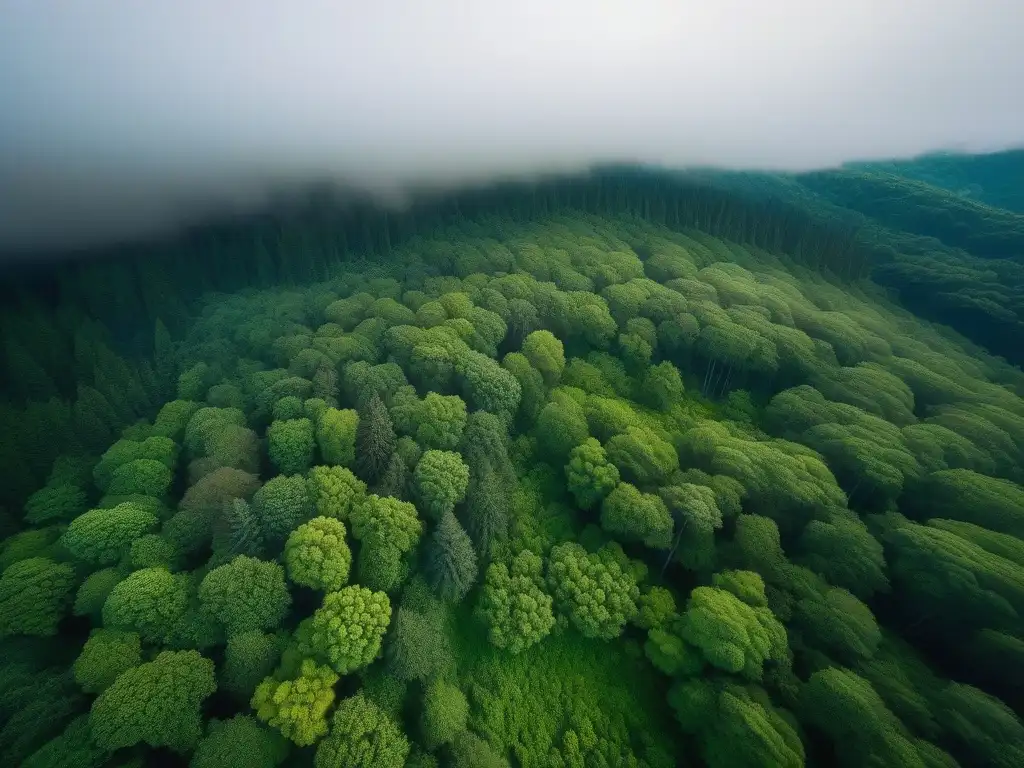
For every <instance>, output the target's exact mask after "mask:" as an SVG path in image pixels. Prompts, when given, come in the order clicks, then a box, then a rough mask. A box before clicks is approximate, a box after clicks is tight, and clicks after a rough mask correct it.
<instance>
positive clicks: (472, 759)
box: [0, 152, 1024, 768]
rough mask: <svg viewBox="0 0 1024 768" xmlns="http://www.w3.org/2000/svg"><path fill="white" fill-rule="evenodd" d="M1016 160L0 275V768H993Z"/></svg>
mask: <svg viewBox="0 0 1024 768" xmlns="http://www.w3.org/2000/svg"><path fill="white" fill-rule="evenodd" d="M1021 157H1022V155H1021V153H1020V152H1016V153H1014V152H1010V153H1002V154H998V155H992V156H970V155H962V156H961V155H948V156H947V155H942V156H927V157H923V158H919V159H918V160H914V161H905V162H899V163H896V162H894V163H885V164H881V163H879V164H860V165H856V166H850V167H843V168H839V169H836V170H832V171H821V172H815V173H808V174H795V175H783V174H755V173H737V172H725V171H708V170H701V171H689V172H674V171H667V170H663V169H657V168H638V167H632V166H607V167H598V168H594V169H592V170H591V171H590V172H588V173H585V174H575V175H564V176H558V175H556V176H551V177H548V178H543V179H539V180H535V181H531V182H507V183H502V184H493V185H489V186H488V185H482V186H480V187H477V188H472V189H464V190H461V191H455V192H446V193H434V194H424V195H423V196H421V197H419V198H417V199H416V200H415V201H414V202H413V203H412V204H410V205H409V206H408V207H407V208H404V209H402V210H395V209H389V208H386V207H378V206H377V205H376V204H374V203H373V202H372V201H370V200H363V199H358V198H351V197H345V196H342V195H341V194H340V193H339V192H337V191H336V190H332V189H330V188H327V187H318V188H315V189H311V190H310V191H309V193H308V194H307V195H305V196H303V197H302V198H299V199H294V200H291V201H290V202H288V203H287V204H284V203H282V204H281V205H278V206H276V207H274V208H270V209H267V210H266V211H263V212H261V213H259V214H249V215H244V216H242V215H239V216H235V217H233V218H219V219H215V220H214V219H211V220H210V221H207V222H204V223H202V224H200V225H196V226H194V227H192V228H190V229H188V230H185V231H181V232H179V233H177V234H175V235H173V236H165V237H161V238H154V239H152V240H149V241H140V242H137V243H132V244H128V245H120V246H117V247H109V248H106V249H103V250H94V251H89V252H86V253H73V254H67V253H66V254H61V255H60V257H59V258H58V257H54V259H52V260H50V261H46V262H42V261H37V262H34V263H31V264H28V263H18V262H13V261H12V262H11V263H10V264H8V265H7V266H6V267H4V266H3V265H2V264H0V270H3V271H2V272H0V298H2V303H0V307H2V308H0V341H2V349H0V360H2V368H0V381H2V382H3V384H2V387H0V473H2V476H3V481H4V482H3V483H2V484H0V538H2V543H0V649H2V650H0V692H2V695H0V756H2V762H3V764H4V765H11V766H24V767H25V768H57V767H60V768H72V767H74V768H100V767H101V766H111V767H128V766H132V767H133V768H135V767H139V768H141V767H142V766H192V768H219V767H221V766H229V767H230V766H239V767H240V768H241V767H244V768H274V767H275V766H315V768H342V767H345V768H349V767H365V768H370V767H371V766H372V767H374V768H400V767H401V766H409V767H410V768H432V767H434V766H456V767H457V768H491V767H492V766H493V767H494V768H499V767H504V768H513V767H514V768H540V767H542V766H543V767H547V766H551V767H552V768H570V767H571V768H583V767H584V766H586V767H587V768H589V767H591V766H595V767H598V768H613V767H616V766H628V767H632V768H670V767H671V766H678V765H693V766H708V767H709V768H776V767H781V768H797V767H798V766H805V765H806V766H835V765H839V766H851V767H853V766H892V767H893V768H896V767H899V768H953V767H954V766H964V767H965V768H969V767H971V766H979V767H980V766H996V767H997V768H1018V767H1019V766H1022V765H1024V724H1022V721H1021V717H1022V716H1024V372H1022V370H1021V367H1020V366H1021V364H1022V362H1024V212H1022V211H1024V208H1022V206H1021V205H1020V201H1021V200H1022V197H1021V195H1022V194H1024V186H1022V184H1021V181H1020V180H1021V176H1020V174H1019V169H1020V166H1021V162H1022V160H1021ZM1014 179H1015V180H1016V181H1014ZM1015 201H1016V202H1015Z"/></svg>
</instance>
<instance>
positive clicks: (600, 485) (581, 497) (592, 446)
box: [565, 437, 619, 509]
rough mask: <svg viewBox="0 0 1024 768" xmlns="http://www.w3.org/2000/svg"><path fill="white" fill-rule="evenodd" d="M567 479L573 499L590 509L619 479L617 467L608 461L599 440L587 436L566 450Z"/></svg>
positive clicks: (584, 507)
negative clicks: (569, 449) (567, 460)
mask: <svg viewBox="0 0 1024 768" xmlns="http://www.w3.org/2000/svg"><path fill="white" fill-rule="evenodd" d="M565 476H566V482H567V484H568V487H569V491H570V492H571V493H572V495H573V497H574V498H575V499H576V503H577V504H579V506H580V507H582V508H583V509H590V508H591V507H593V506H594V505H595V504H597V503H598V502H599V501H601V500H602V499H604V497H605V496H607V495H608V494H609V493H610V492H611V491H612V489H613V488H615V486H616V485H618V483H619V470H618V468H617V467H616V466H615V465H614V464H612V463H611V462H610V461H608V455H607V454H606V453H605V450H604V448H603V447H601V443H599V442H598V441H597V440H595V439H594V438H592V437H588V438H587V439H586V440H584V441H583V442H582V443H580V444H579V445H577V446H576V447H575V448H573V449H572V450H571V451H570V452H569V463H568V464H566V465H565Z"/></svg>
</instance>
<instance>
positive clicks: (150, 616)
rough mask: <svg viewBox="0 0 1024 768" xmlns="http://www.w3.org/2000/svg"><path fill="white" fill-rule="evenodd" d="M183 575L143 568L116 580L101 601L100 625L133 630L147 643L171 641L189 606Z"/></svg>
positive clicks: (186, 582)
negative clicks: (101, 623)
mask: <svg viewBox="0 0 1024 768" xmlns="http://www.w3.org/2000/svg"><path fill="white" fill-rule="evenodd" d="M189 599H190V595H189V581H188V576H187V575H185V574H172V573H171V572H170V571H168V570H167V569H166V568H143V569H142V570H141V571H135V572H134V573H132V574H130V575H129V576H128V577H126V578H125V579H124V580H122V581H120V582H118V583H117V585H115V586H114V588H113V589H112V590H111V591H110V594H109V595H108V597H107V600H106V602H105V603H104V604H103V626H105V627H108V628H113V629H124V630H129V631H133V632H137V633H138V634H139V636H140V637H141V638H142V639H143V640H144V641H145V642H149V643H157V644H166V643H169V642H171V641H172V640H173V639H174V637H175V636H176V634H177V633H178V632H179V631H180V629H181V624H182V622H183V620H184V618H185V613H186V611H187V610H188V607H189Z"/></svg>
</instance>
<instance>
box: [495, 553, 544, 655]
mask: <svg viewBox="0 0 1024 768" xmlns="http://www.w3.org/2000/svg"><path fill="white" fill-rule="evenodd" d="M543 567H544V564H543V561H542V560H541V559H540V557H538V556H537V555H535V554H533V553H532V552H529V551H527V550H524V551H522V552H520V553H519V554H518V555H516V556H515V558H514V559H513V560H512V562H511V564H510V565H505V564H504V563H491V565H490V566H488V568H487V573H486V575H485V576H484V588H483V592H482V593H481V595H480V604H479V605H478V607H477V611H478V614H479V615H480V617H481V618H482V620H483V621H484V623H485V624H486V625H487V636H488V639H489V640H490V641H491V642H492V643H494V645H496V646H497V647H498V648H504V649H506V650H508V651H509V652H510V653H520V652H522V651H524V650H526V649H527V648H529V647H530V646H531V645H533V644H534V643H538V642H540V641H541V640H543V639H544V638H545V637H546V636H547V634H548V633H549V632H550V631H551V629H552V627H554V625H555V616H554V613H553V612H552V610H551V596H550V595H548V594H547V592H545V591H544V586H545V584H544V575H543V572H542V571H543Z"/></svg>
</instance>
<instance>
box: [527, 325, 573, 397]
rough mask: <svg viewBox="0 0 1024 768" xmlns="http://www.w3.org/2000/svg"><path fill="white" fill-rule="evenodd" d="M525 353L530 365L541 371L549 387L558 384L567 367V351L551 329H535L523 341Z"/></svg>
mask: <svg viewBox="0 0 1024 768" xmlns="http://www.w3.org/2000/svg"><path fill="white" fill-rule="evenodd" d="M522 350H523V354H524V355H525V356H526V359H527V360H529V361H530V365H532V366H533V367H534V368H536V369H537V370H538V371H540V374H541V376H543V377H544V383H545V384H546V385H547V386H549V387H554V386H557V385H558V380H559V379H560V378H561V376H562V371H563V370H564V369H565V351H564V350H563V349H562V342H561V341H559V340H558V339H557V338H556V337H555V335H554V334H553V333H551V331H533V332H532V333H530V334H529V335H528V336H527V337H526V339H525V340H524V341H523V347H522Z"/></svg>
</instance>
